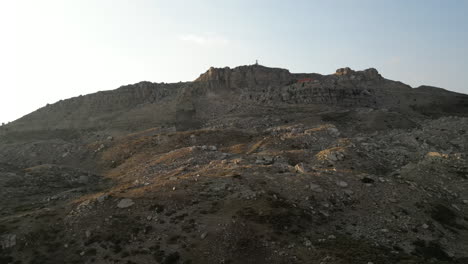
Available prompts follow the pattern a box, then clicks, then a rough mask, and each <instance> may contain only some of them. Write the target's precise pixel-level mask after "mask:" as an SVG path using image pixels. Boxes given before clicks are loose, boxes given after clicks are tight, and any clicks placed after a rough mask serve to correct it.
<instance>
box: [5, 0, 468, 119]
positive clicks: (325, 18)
mask: <svg viewBox="0 0 468 264" xmlns="http://www.w3.org/2000/svg"><path fill="white" fill-rule="evenodd" d="M467 14H468V1H464V0H438V1H432V0H420V1H416V0H413V1H412V0H401V1H397V0H387V1H379V0H354V1H352V0H348V1H344V0H343V1H331V0H327V1H325V0H323V1H311V0H309V1H306V0H304V1H292V0H289V1H280V0H278V1H275V0H259V1H255V0H238V1H236V0H230V1H220V0H213V1H211V0H206V1H203V0H199V1H195V0H194V1H188V0H185V1H175V0H170V1H169V0H166V1H156V0H152V1H150V0H128V1H120V0H56V1H53V0H40V1H38V0H30V1H26V0H11V1H8V0H0V92H1V93H0V122H6V121H12V120H14V119H17V118H19V117H21V116H22V115H25V114H27V113H29V112H31V111H34V110H35V109H37V108H39V107H42V106H44V105H45V104H47V103H54V102H56V101H58V100H60V99H65V98H69V97H73V96H78V95H80V94H87V93H92V92H96V91H100V90H110V89H115V88H118V87H119V86H121V85H124V84H130V83H136V82H139V81H143V80H147V81H153V82H177V81H188V80H193V79H195V78H196V77H198V76H199V74H201V73H202V72H204V71H206V70H207V69H208V68H209V67H210V66H215V67H224V66H230V67H234V66H237V65H245V64H252V63H254V62H255V59H258V60H259V62H260V64H262V65H266V66H274V67H282V68H288V69H290V70H291V71H292V72H318V73H327V74H328V73H332V72H334V71H335V70H336V69H337V68H340V67H344V66H349V67H351V68H354V69H365V68H369V67H375V68H377V69H378V70H379V71H380V73H381V74H382V75H383V76H384V77H386V78H389V79H395V80H400V81H403V82H405V83H408V84H410V85H412V86H419V85H421V84H428V85H433V86H439V87H444V88H447V89H449V90H454V91H459V92H464V93H468V84H467V83H468V81H467V77H468V15H467Z"/></svg>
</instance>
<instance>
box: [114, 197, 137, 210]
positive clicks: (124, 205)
mask: <svg viewBox="0 0 468 264" xmlns="http://www.w3.org/2000/svg"><path fill="white" fill-rule="evenodd" d="M134 204H135V203H134V202H133V200H132V199H128V198H125V199H122V200H120V202H119V203H118V204H117V207H118V208H128V207H130V206H132V205H134Z"/></svg>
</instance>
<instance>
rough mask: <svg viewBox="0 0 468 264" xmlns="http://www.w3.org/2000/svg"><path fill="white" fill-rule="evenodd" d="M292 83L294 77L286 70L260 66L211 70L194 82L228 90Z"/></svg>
mask: <svg viewBox="0 0 468 264" xmlns="http://www.w3.org/2000/svg"><path fill="white" fill-rule="evenodd" d="M293 81H294V75H293V74H291V73H290V72H289V71H288V70H286V69H280V68H268V67H264V66H261V65H252V66H241V67H237V68H234V69H231V68H229V67H226V68H213V67H211V68H210V69H209V70H208V71H207V72H206V73H204V74H202V75H200V77H198V78H197V79H196V80H195V82H204V83H207V84H208V85H209V86H220V87H225V88H228V89H239V88H247V87H248V88H255V87H268V86H277V87H279V86H284V85H288V84H291V82H293Z"/></svg>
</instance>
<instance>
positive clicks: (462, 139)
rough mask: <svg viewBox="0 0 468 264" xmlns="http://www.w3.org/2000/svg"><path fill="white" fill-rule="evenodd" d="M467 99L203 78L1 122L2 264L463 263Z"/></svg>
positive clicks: (343, 74)
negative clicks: (9, 121) (5, 122)
mask: <svg viewBox="0 0 468 264" xmlns="http://www.w3.org/2000/svg"><path fill="white" fill-rule="evenodd" d="M467 154H468V96H467V95H464V94H459V93H454V92H450V91H447V90H444V89H441V88H436V87H430V86H421V87H417V88H413V87H410V86H409V85H406V84H404V83H402V82H398V81H393V80H389V79H386V78H385V77H383V76H382V75H381V73H379V72H378V71H377V70H376V69H372V68H371V69H366V70H362V71H357V70H352V69H350V68H341V69H338V70H337V71H336V72H335V73H332V74H328V75H322V74H317V73H291V72H289V71H288V70H286V69H279V68H269V67H265V66H262V65H248V66H240V67H236V68H233V69H231V68H228V67H226V68H210V69H209V70H208V71H207V72H205V73H203V74H201V75H200V77H199V78H197V79H196V80H194V81H193V82H180V83H172V84H168V83H151V82H140V83H137V84H134V85H127V86H122V87H120V88H118V89H116V90H112V91H104V92H98V93H95V94H89V95H84V96H79V97H75V98H71V99H67V100H62V101H59V102H57V103H55V104H51V105H47V106H45V107H43V108H41V109H38V110H37V111H35V112H33V113H31V114H29V115H26V116H24V117H22V118H20V119H18V120H16V121H14V122H12V123H9V124H7V125H3V126H1V127H0V190H1V192H0V263H2V264H3V263H5V264H6V263H24V264H26V263H31V264H33V263H126V264H131V263H164V264H173V263H194V264H195V263H226V264H227V263H232V264H235V263H239V264H244V263H255V264H260V263H277V264H282V263H312V264H327V263H329V264H335V263H338V264H344V263H362V264H390V263H406V264H409V263H468V160H467V159H468V157H467Z"/></svg>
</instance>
